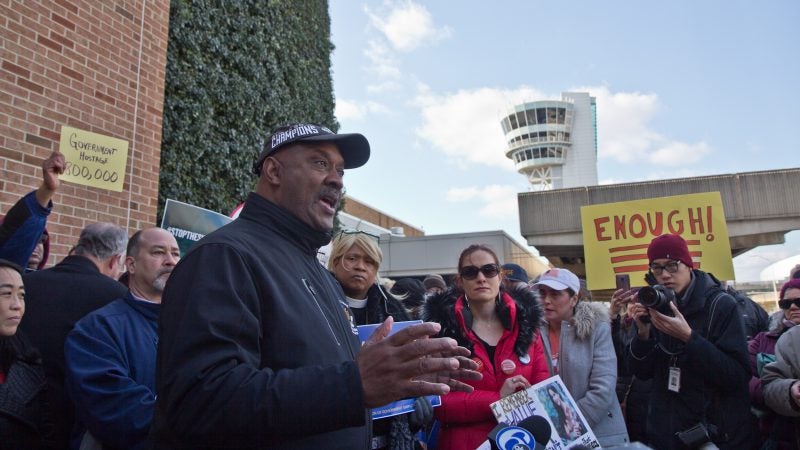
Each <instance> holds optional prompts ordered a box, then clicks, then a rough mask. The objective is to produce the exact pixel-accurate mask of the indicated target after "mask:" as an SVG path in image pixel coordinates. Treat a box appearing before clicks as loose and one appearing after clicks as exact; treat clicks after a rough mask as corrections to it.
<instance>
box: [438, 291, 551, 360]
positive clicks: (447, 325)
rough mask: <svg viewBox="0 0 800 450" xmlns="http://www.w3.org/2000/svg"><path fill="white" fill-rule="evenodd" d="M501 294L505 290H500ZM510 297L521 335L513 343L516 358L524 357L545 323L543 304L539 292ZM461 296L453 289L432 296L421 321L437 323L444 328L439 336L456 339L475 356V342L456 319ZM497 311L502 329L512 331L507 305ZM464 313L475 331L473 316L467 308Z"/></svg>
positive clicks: (502, 305) (498, 303)
mask: <svg viewBox="0 0 800 450" xmlns="http://www.w3.org/2000/svg"><path fill="white" fill-rule="evenodd" d="M500 292H501V293H502V292H504V291H503V290H501V291H500ZM508 294H509V295H510V296H511V298H513V299H514V303H515V304H516V306H517V321H518V322H519V335H518V336H517V340H516V342H515V343H514V353H516V354H517V356H523V355H525V354H527V352H528V348H529V347H530V346H531V343H532V342H533V340H534V339H535V337H536V331H537V330H538V329H539V327H540V326H541V325H542V322H543V320H544V313H543V311H542V304H541V301H540V300H539V294H537V293H536V291H532V290H528V289H525V288H521V289H515V290H513V291H512V292H508ZM461 295H462V293H461V292H459V291H458V290H457V289H454V288H452V287H451V288H450V289H448V290H447V291H445V292H443V293H441V294H439V295H436V296H433V297H430V298H429V299H428V300H427V301H426V302H425V305H424V306H423V309H422V320H423V321H425V322H438V323H439V324H441V325H442V330H441V331H440V332H439V335H440V336H446V337H450V338H453V339H455V340H456V341H457V342H458V345H460V346H462V347H466V348H468V349H470V351H472V352H473V353H474V350H473V348H472V341H471V340H469V339H468V338H467V336H466V335H465V334H464V330H463V329H462V328H461V326H459V323H458V321H457V320H456V313H455V306H456V300H458V298H459V297H460V296H461ZM495 308H496V310H497V315H498V316H499V317H500V321H501V322H502V323H503V327H504V328H505V329H509V328H511V317H510V314H509V309H508V307H507V306H506V304H505V303H502V302H497V301H496V302H495ZM463 314H464V323H465V325H466V326H467V328H468V329H472V315H471V314H470V311H469V309H467V308H465V309H464V310H463Z"/></svg>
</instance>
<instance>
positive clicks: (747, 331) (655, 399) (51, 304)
mask: <svg viewBox="0 0 800 450" xmlns="http://www.w3.org/2000/svg"><path fill="white" fill-rule="evenodd" d="M369 155H370V147H369V143H368V142H367V140H366V139H365V138H364V136H362V135H360V134H336V133H333V132H332V131H330V130H328V129H327V128H325V127H321V126H319V125H314V124H292V125H288V126H286V127H282V128H279V129H277V130H275V132H274V133H273V135H272V136H271V137H270V139H268V140H267V143H266V144H265V146H264V148H263V150H262V151H261V153H260V154H259V155H258V158H257V160H256V163H255V164H254V166H253V170H254V173H255V174H256V175H257V177H258V182H257V185H256V188H255V191H254V192H252V193H251V194H250V195H249V196H248V198H247V200H246V202H245V205H244V208H243V210H242V212H241V215H240V216H239V218H238V219H237V220H235V221H233V222H232V223H231V224H229V225H227V226H225V227H223V228H221V229H219V230H217V231H216V232H213V233H211V234H209V235H208V236H206V237H205V238H204V239H203V240H201V241H200V242H198V243H197V244H196V245H195V246H193V247H192V249H191V250H190V251H189V252H188V253H187V254H185V255H181V254H180V251H179V249H178V245H177V242H176V241H175V238H174V237H173V236H172V235H171V234H170V233H168V232H167V231H165V230H163V229H160V228H146V229H142V230H138V231H136V230H135V232H134V233H133V234H132V236H130V237H129V233H128V230H126V229H124V228H122V227H119V226H117V225H114V224H110V223H92V224H89V225H87V226H86V227H85V228H84V229H83V230H82V232H81V234H80V237H79V238H78V241H77V242H75V243H74V245H73V246H72V249H71V250H70V252H69V255H68V256H66V257H65V258H64V259H63V260H62V261H60V262H58V263H57V264H55V265H54V266H52V267H49V268H46V263H47V261H48V255H49V235H48V233H47V231H46V222H47V216H48V215H49V214H50V212H51V211H52V209H53V203H52V199H53V196H54V194H55V193H56V191H57V189H58V187H59V180H58V175H59V174H60V173H61V172H63V169H64V165H65V162H64V158H63V155H61V154H60V153H58V152H54V153H53V155H51V156H50V157H49V158H47V159H46V160H45V161H44V163H43V165H42V173H43V175H42V185H41V186H40V187H39V188H38V189H37V190H35V191H33V192H31V193H29V194H28V195H26V196H24V197H23V198H22V199H20V201H19V202H17V203H16V204H15V205H14V206H13V207H12V208H11V209H10V210H9V211H7V212H6V214H5V217H4V220H3V222H2V224H0V449H6V448H9V449H12V448H13V449H39V448H41V449H67V448H71V449H87V450H90V449H121V448H129V449H146V448H167V449H169V448H288V449H295V448H296V449H301V448H303V449H305V448H308V449H310V448H332V449H335V448H341V449H365V450H371V449H402V450H413V449H421V448H427V449H434V448H436V449H468V450H472V449H475V448H478V447H479V446H481V445H482V444H483V443H484V441H486V439H487V436H488V435H489V434H490V433H491V431H492V429H493V428H494V427H495V425H497V421H496V418H495V416H494V415H493V412H492V408H491V406H490V405H491V404H493V403H495V402H497V401H498V400H501V399H504V398H506V397H509V396H510V395H512V394H514V393H516V392H519V391H521V390H525V389H527V388H529V387H531V386H533V385H535V384H537V383H540V382H542V381H545V380H548V379H550V378H551V377H554V376H555V375H558V376H559V377H560V379H561V380H562V382H563V385H561V384H549V385H547V389H546V391H545V390H543V391H542V392H541V393H540V395H543V396H544V397H542V399H543V400H542V404H543V405H544V409H545V410H546V413H547V414H548V415H549V417H550V418H551V420H552V422H553V424H554V427H555V431H557V433H558V435H559V436H560V437H561V439H562V442H560V443H559V444H558V445H560V446H562V448H563V446H568V445H569V444H570V443H571V442H572V441H574V440H576V439H578V438H579V437H580V436H581V435H582V434H584V433H586V431H587V430H588V429H591V430H592V432H593V433H594V435H595V436H596V438H597V440H598V442H599V443H600V445H601V446H602V447H603V448H615V447H618V446H624V445H626V444H628V443H630V442H634V441H636V442H640V443H642V444H644V445H646V446H649V447H650V448H653V449H658V450H662V449H664V450H679V449H691V448H701V447H702V448H714V447H708V446H709V445H713V446H716V447H717V448H720V449H730V450H740V449H761V448H764V449H797V448H799V447H798V443H800V419H798V417H800V353H798V352H800V331H798V328H796V327H795V325H797V324H798V323H800V268H796V270H793V272H792V273H791V275H790V280H789V281H788V282H786V284H785V285H784V286H783V287H782V289H781V291H780V298H779V302H778V304H779V307H780V311H779V312H778V313H776V314H774V315H773V317H772V320H770V318H769V317H768V315H767V314H766V312H765V311H764V310H763V309H761V307H760V306H758V305H757V304H756V303H754V302H752V300H750V299H748V298H747V297H746V296H745V295H743V294H740V293H738V292H736V291H735V290H733V289H732V288H730V287H728V286H726V285H725V284H724V283H722V282H720V281H719V280H717V279H716V278H714V276H713V275H712V274H710V273H706V272H703V271H701V270H699V269H697V268H696V267H695V263H694V261H693V259H692V256H691V254H690V253H689V250H688V246H687V244H686V241H684V240H683V238H681V237H680V236H678V235H663V236H658V237H656V238H654V239H653V240H652V241H651V242H650V244H649V246H648V248H647V257H648V263H649V270H648V273H647V276H646V282H647V286H645V287H644V288H621V289H617V290H615V291H614V292H613V294H612V297H611V299H610V302H609V303H608V304H606V303H603V302H594V301H591V293H590V292H589V291H588V290H587V289H586V284H585V280H581V279H579V278H578V277H577V276H576V275H575V274H574V273H573V272H571V271H570V270H569V269H567V268H557V267H554V268H550V269H549V270H547V271H546V272H544V273H542V274H540V275H539V276H537V277H536V278H535V279H529V277H528V273H527V272H526V271H525V270H524V269H523V268H522V267H520V266H519V265H517V264H514V263H512V262H506V264H503V262H502V261H500V260H499V258H498V256H497V254H496V253H495V251H494V250H493V249H492V248H491V247H489V246H486V245H483V244H480V243H476V244H474V245H470V246H468V247H467V248H465V249H464V250H463V251H462V252H461V254H460V255H459V256H458V258H457V260H454V263H455V267H456V268H457V271H456V273H455V275H453V276H452V277H449V276H448V277H447V278H446V277H443V276H442V275H440V274H430V275H428V276H426V277H424V278H420V279H418V278H404V279H400V280H397V281H396V282H394V283H393V284H392V285H391V286H384V285H382V284H381V283H380V282H379V278H378V273H379V271H380V268H381V263H382V259H383V255H382V253H381V248H380V246H379V239H380V238H379V237H378V236H373V235H370V234H369V233H366V232H363V231H350V230H344V231H341V232H339V233H338V234H336V235H335V236H334V233H333V222H334V216H335V212H336V206H337V205H338V203H339V202H340V200H341V197H342V190H343V176H344V173H345V172H344V171H345V169H354V168H357V167H360V166H362V165H364V164H365V163H366V162H367V160H368V159H369ZM331 240H332V248H331V254H330V257H329V259H328V263H327V267H323V266H322V265H321V264H320V263H319V261H318V259H317V251H318V249H319V248H320V247H322V246H324V245H326V244H327V243H329V242H331ZM179 261H180V263H179ZM407 321H415V322H414V324H412V325H410V326H405V327H402V328H400V327H395V323H396V322H407ZM770 324H771V325H770ZM366 325H374V326H375V327H376V328H375V330H374V331H373V332H372V334H371V335H370V336H369V338H368V339H366V340H365V341H364V342H363V343H362V342H361V341H360V340H359V327H360V326H366ZM394 328H399V329H397V330H395V329H394ZM562 386H563V387H562ZM563 389H566V391H567V392H568V394H569V395H568V396H567V395H566V393H565V392H563ZM436 396H439V398H440V399H441V402H440V403H441V404H438V403H437V404H436V405H434V404H432V401H431V399H432V398H436ZM404 399H410V400H408V401H409V402H410V403H409V404H410V406H409V407H407V408H406V409H405V410H403V412H402V413H401V414H396V415H390V416H388V417H380V418H375V419H373V418H372V416H371V409H372V408H376V407H381V406H384V405H386V404H389V403H392V402H396V401H401V400H404ZM573 401H574V404H573V403H572V402H573ZM577 412H580V416H581V417H579V416H578V414H577ZM584 420H585V423H584ZM587 427H588V429H587ZM704 445H705V447H703V446H704Z"/></svg>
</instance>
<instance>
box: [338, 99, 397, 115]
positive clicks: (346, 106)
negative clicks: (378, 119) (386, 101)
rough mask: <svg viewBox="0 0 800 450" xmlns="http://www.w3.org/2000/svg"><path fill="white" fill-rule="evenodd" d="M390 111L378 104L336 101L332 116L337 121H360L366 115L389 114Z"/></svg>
mask: <svg viewBox="0 0 800 450" xmlns="http://www.w3.org/2000/svg"><path fill="white" fill-rule="evenodd" d="M390 113H391V110H390V109H389V108H387V107H386V106H385V105H382V104H380V103H378V102H373V101H367V102H356V101H351V100H346V99H341V98H338V99H336V111H335V112H334V114H335V115H336V118H337V119H338V120H348V119H351V120H361V119H364V117H366V116H367V114H390Z"/></svg>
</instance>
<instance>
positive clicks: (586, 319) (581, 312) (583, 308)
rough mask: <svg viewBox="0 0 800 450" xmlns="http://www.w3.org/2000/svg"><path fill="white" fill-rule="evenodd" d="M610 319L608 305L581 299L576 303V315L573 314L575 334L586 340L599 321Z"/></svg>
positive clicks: (603, 321)
mask: <svg viewBox="0 0 800 450" xmlns="http://www.w3.org/2000/svg"><path fill="white" fill-rule="evenodd" d="M608 321H609V315H608V307H607V306H606V305H601V304H599V303H592V302H586V301H579V302H578V304H577V305H575V315H574V316H572V320H571V322H572V325H573V326H574V327H575V336H576V337H577V338H578V339H580V340H584V339H586V338H587V337H589V336H591V335H592V333H593V332H594V327H595V326H596V325H597V324H598V323H605V322H608Z"/></svg>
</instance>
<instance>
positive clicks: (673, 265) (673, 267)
mask: <svg viewBox="0 0 800 450" xmlns="http://www.w3.org/2000/svg"><path fill="white" fill-rule="evenodd" d="M680 264H681V262H680V261H670V262H668V263H666V264H664V265H663V266H659V265H658V264H650V272H653V275H661V274H662V273H664V269H667V272H669V273H676V272H677V271H678V267H679V266H680Z"/></svg>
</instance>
